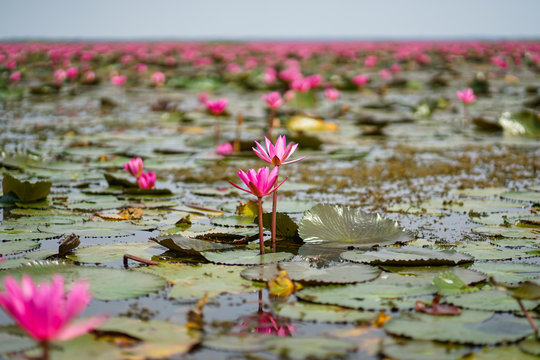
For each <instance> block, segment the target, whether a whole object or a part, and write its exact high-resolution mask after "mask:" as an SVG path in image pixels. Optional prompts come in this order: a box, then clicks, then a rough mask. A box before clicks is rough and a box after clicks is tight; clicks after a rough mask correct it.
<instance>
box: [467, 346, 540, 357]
mask: <svg viewBox="0 0 540 360" xmlns="http://www.w3.org/2000/svg"><path fill="white" fill-rule="evenodd" d="M501 359H504V360H538V357H537V356H533V355H529V354H525V353H524V352H523V351H521V350H520V349H519V348H518V347H517V346H515V345H507V346H497V347H485V348H483V349H482V350H480V351H477V352H475V353H474V354H473V355H472V357H471V360H501Z"/></svg>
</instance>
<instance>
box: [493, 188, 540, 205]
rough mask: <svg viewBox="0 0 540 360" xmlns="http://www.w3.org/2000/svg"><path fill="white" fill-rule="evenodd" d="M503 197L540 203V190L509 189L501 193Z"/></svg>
mask: <svg viewBox="0 0 540 360" xmlns="http://www.w3.org/2000/svg"><path fill="white" fill-rule="evenodd" d="M501 197H503V198H505V199H510V200H517V201H525V202H532V203H534V204H540V192H538V191H509V192H505V193H502V194H501Z"/></svg>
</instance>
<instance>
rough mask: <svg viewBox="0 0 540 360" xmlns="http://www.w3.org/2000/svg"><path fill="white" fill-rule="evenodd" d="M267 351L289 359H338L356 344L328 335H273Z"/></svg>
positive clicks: (353, 348) (344, 355)
mask: <svg viewBox="0 0 540 360" xmlns="http://www.w3.org/2000/svg"><path fill="white" fill-rule="evenodd" d="M267 344H268V345H269V347H270V348H269V351H270V352H273V353H275V354H277V355H279V356H280V357H286V358H288V359H291V360H303V359H313V360H316V359H320V360H323V359H339V358H346V357H347V354H348V353H350V352H352V351H354V350H356V345H355V344H353V343H351V342H349V341H345V340H341V339H332V338H329V337H273V338H272V339H269V340H268V341H267Z"/></svg>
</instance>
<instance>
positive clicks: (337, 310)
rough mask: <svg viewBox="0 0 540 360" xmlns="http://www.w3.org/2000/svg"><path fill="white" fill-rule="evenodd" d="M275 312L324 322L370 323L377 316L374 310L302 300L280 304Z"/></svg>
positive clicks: (289, 316)
mask: <svg viewBox="0 0 540 360" xmlns="http://www.w3.org/2000/svg"><path fill="white" fill-rule="evenodd" d="M275 312H276V313H277V314H278V315H280V316H283V317H286V318H289V319H295V320H302V321H313V322H324V323H355V324H358V323H369V322H371V321H372V320H373V319H375V318H376V317H377V313H374V312H365V311H358V310H353V309H348V308H344V307H340V306H333V305H320V304H311V303H307V302H301V301H298V302H295V303H286V304H283V305H278V306H277V307H276V309H275Z"/></svg>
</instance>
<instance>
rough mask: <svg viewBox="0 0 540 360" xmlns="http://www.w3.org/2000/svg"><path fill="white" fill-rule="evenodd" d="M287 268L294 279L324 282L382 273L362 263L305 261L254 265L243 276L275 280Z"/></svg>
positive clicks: (346, 281) (361, 279)
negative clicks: (320, 264)
mask: <svg viewBox="0 0 540 360" xmlns="http://www.w3.org/2000/svg"><path fill="white" fill-rule="evenodd" d="M280 270H285V271H286V272H287V275H288V276H289V278H290V279H291V280H293V281H300V282H307V283H323V284H352V283H359V282H364V281H369V280H373V279H375V278H376V277H377V276H379V274H380V270H379V269H377V268H376V267H372V266H368V265H361V264H338V265H335V266H332V267H327V268H321V269H318V268H316V267H314V266H311V265H310V264H309V263H305V262H286V263H281V264H277V265H275V264H269V265H263V266H254V267H250V268H247V269H245V270H244V271H242V277H244V278H246V279H248V280H253V281H264V282H267V281H270V280H274V279H275V278H276V277H277V276H278V275H279V272H280Z"/></svg>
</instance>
